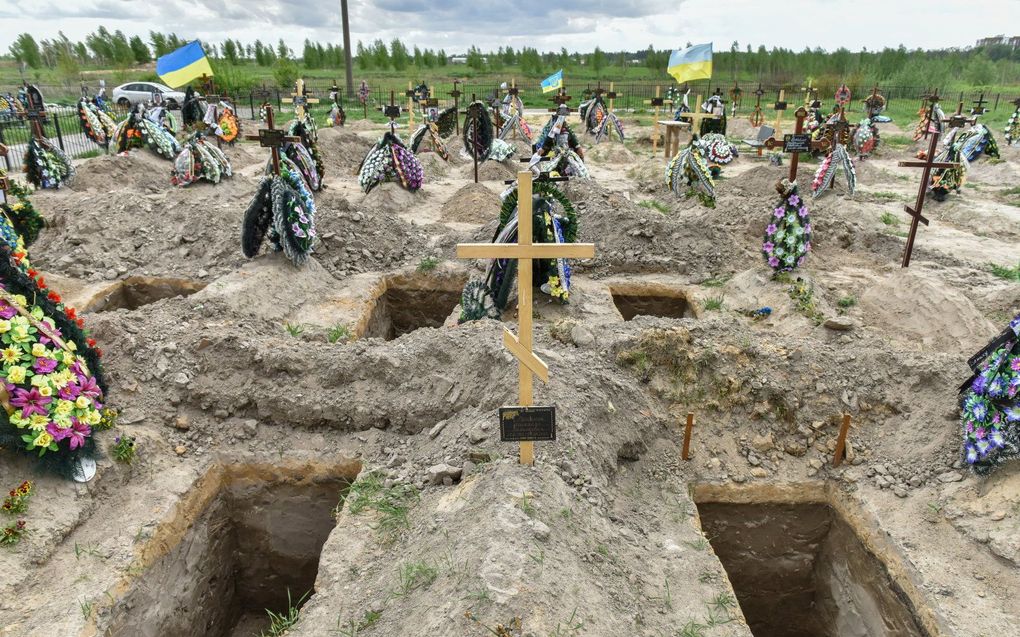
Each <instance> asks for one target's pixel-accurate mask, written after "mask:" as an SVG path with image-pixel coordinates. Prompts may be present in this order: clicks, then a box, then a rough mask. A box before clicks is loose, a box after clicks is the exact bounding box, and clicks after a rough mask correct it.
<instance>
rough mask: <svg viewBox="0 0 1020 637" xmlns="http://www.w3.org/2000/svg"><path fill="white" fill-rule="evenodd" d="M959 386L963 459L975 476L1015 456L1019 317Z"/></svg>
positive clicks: (1019, 420) (1019, 418) (1019, 441)
mask: <svg viewBox="0 0 1020 637" xmlns="http://www.w3.org/2000/svg"><path fill="white" fill-rule="evenodd" d="M969 363H970V366H971V369H973V370H974V372H975V373H974V375H973V376H972V377H971V379H970V380H969V381H968V382H966V383H964V385H963V387H961V396H960V412H961V413H960V429H961V432H960V433H961V435H962V437H963V459H964V461H966V463H967V464H968V465H970V467H971V468H972V469H973V470H974V472H975V473H978V474H987V473H989V472H990V471H992V469H994V468H995V467H997V466H998V465H999V464H1001V463H1003V462H1005V461H1007V460H1011V459H1015V458H1017V457H1020V315H1018V316H1017V317H1016V318H1014V319H1013V320H1012V321H1011V322H1010V324H1009V326H1008V327H1007V328H1006V329H1005V330H1004V331H1003V332H1002V334H1000V335H999V336H998V337H997V338H996V339H995V340H993V341H992V342H991V343H990V344H989V345H988V346H987V347H985V349H983V350H982V351H981V352H979V353H978V354H976V355H975V356H974V357H972V358H971V359H970V361H969Z"/></svg>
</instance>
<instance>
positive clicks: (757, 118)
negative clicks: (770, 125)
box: [747, 82, 765, 128]
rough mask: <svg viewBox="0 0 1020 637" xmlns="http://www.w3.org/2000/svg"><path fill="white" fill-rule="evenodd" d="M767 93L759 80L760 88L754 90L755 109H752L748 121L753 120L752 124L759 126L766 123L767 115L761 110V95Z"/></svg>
mask: <svg viewBox="0 0 1020 637" xmlns="http://www.w3.org/2000/svg"><path fill="white" fill-rule="evenodd" d="M764 94H765V91H763V90H762V89H761V82H758V90H756V91H755V92H754V95H755V100H754V110H752V111H751V115H750V117H748V118H747V119H748V121H749V122H751V126H754V127H756V128H757V127H758V126H761V125H762V124H764V123H765V116H764V115H762V112H761V96H762V95H764Z"/></svg>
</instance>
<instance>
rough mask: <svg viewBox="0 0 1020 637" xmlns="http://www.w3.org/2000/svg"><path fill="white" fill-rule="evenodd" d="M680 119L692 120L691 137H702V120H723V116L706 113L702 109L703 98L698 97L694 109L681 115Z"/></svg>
mask: <svg viewBox="0 0 1020 637" xmlns="http://www.w3.org/2000/svg"><path fill="white" fill-rule="evenodd" d="M680 117H681V118H682V119H689V120H691V135H692V136H693V135H700V134H701V120H703V119H722V117H721V116H719V115H716V114H714V113H706V112H705V111H704V110H703V109H702V108H701V96H700V95H699V96H698V99H697V100H695V101H694V108H692V109H691V110H690V111H689V112H687V113H680Z"/></svg>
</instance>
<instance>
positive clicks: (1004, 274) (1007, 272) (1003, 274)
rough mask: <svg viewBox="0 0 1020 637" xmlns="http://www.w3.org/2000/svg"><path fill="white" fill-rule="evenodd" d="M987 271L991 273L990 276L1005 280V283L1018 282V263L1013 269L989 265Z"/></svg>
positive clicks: (1019, 265)
mask: <svg viewBox="0 0 1020 637" xmlns="http://www.w3.org/2000/svg"><path fill="white" fill-rule="evenodd" d="M988 269H989V270H991V271H992V274H994V275H995V276H997V277H999V278H1000V279H1006V280H1007V281H1020V262H1017V264H1016V267H1015V268H1009V267H1005V266H1001V265H998V264H996V263H989V264H988Z"/></svg>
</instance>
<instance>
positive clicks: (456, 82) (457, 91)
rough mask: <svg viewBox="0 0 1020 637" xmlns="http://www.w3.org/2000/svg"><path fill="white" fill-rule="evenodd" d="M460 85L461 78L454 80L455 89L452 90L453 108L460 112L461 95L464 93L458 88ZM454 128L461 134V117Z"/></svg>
mask: <svg viewBox="0 0 1020 637" xmlns="http://www.w3.org/2000/svg"><path fill="white" fill-rule="evenodd" d="M459 85H460V80H454V81H453V90H452V91H450V97H452V98H453V108H454V109H456V110H457V112H458V113H459V112H460V96H461V95H463V93H461V92H460V89H459V88H457V87H458V86H459ZM454 128H455V130H456V131H457V134H458V135H460V118H459V117H458V118H456V123H455V124H454Z"/></svg>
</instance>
